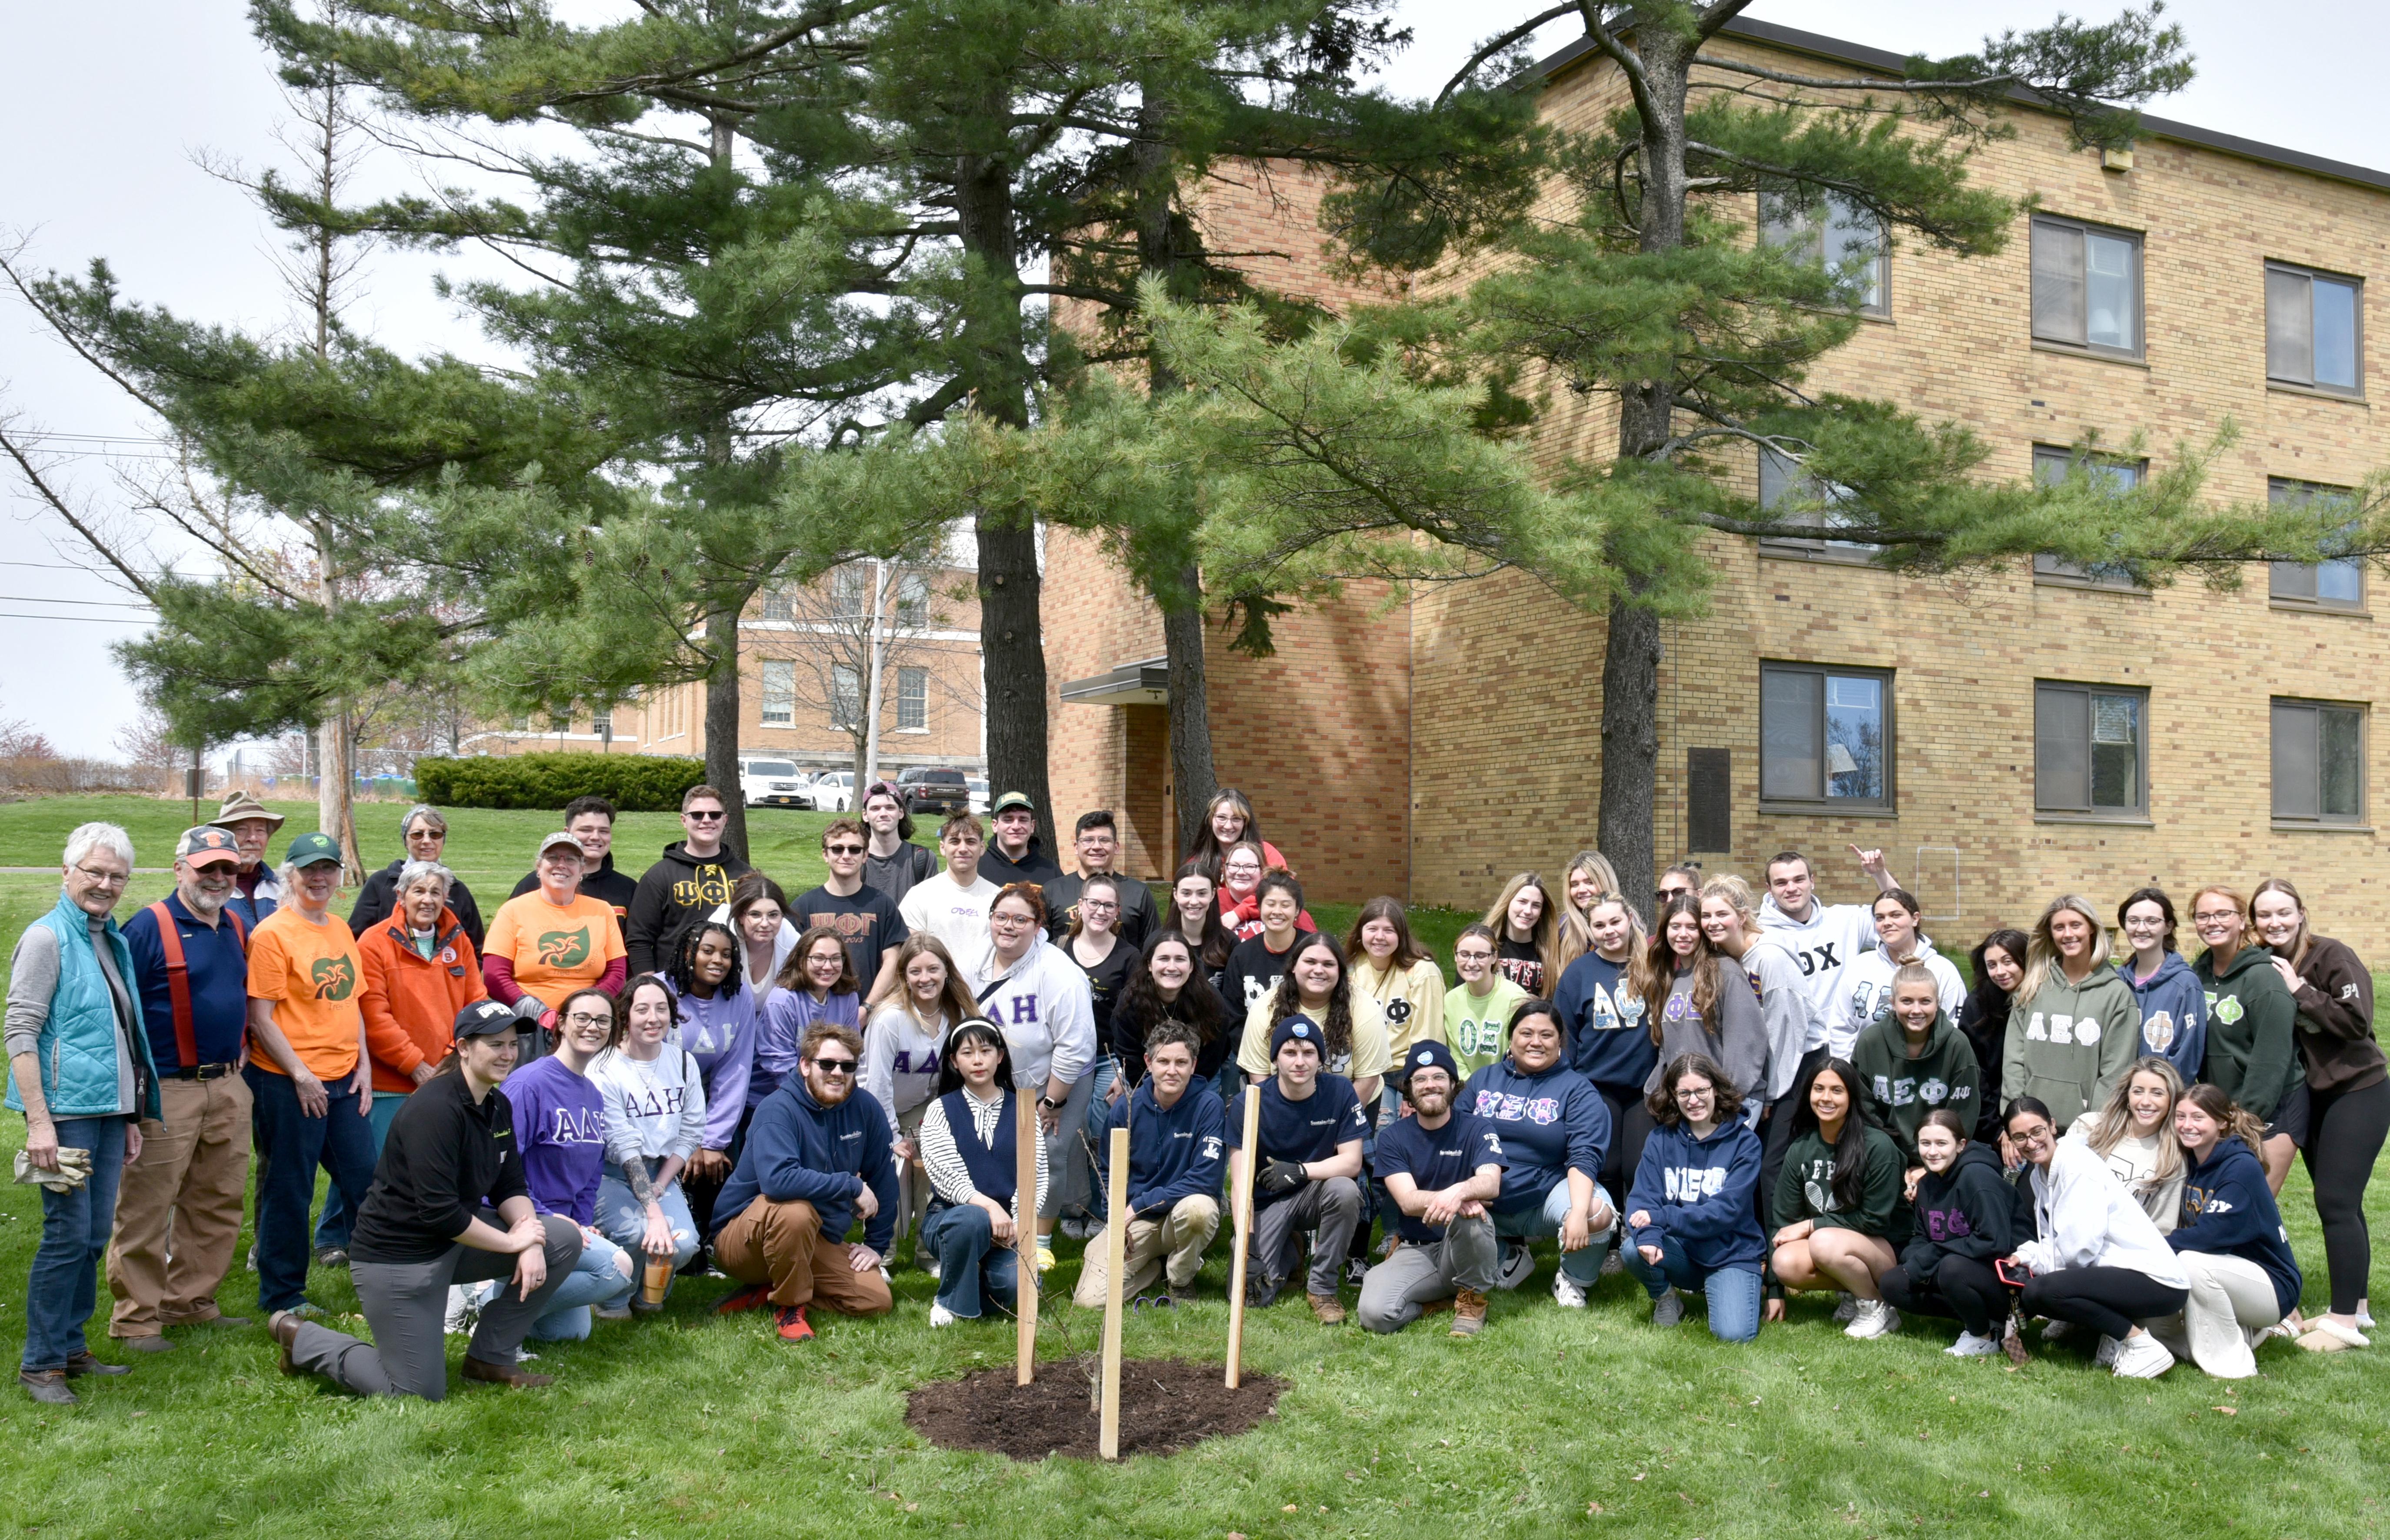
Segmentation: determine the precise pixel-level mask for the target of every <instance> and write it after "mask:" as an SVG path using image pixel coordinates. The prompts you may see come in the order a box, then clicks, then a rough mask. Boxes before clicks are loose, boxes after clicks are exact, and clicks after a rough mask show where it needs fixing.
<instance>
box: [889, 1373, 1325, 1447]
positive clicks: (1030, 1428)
mask: <svg viewBox="0 0 2390 1540" xmlns="http://www.w3.org/2000/svg"><path fill="white" fill-rule="evenodd" d="M1093 1372H1094V1360H1092V1359H1090V1360H1088V1361H1087V1364H1086V1367H1085V1369H1082V1367H1080V1366H1078V1365H1075V1364H1069V1363H1062V1364H1041V1365H1039V1366H1038V1370H1037V1376H1038V1377H1037V1382H1036V1383H1035V1384H1034V1385H1016V1384H1014V1383H1013V1382H1012V1377H1013V1371H1012V1370H1011V1368H1010V1367H1005V1368H1000V1369H983V1370H982V1371H981V1372H979V1373H977V1374H974V1375H971V1376H970V1377H968V1378H966V1379H962V1380H938V1381H936V1382H934V1383H932V1384H928V1385H924V1386H922V1387H921V1388H920V1389H919V1390H917V1391H915V1392H913V1393H912V1395H911V1397H910V1398H909V1399H908V1402H907V1405H906V1412H905V1420H906V1422H907V1423H909V1424H911V1425H912V1427H913V1430H914V1431H916V1432H918V1433H919V1434H920V1435H921V1436H922V1437H923V1438H926V1439H928V1440H929V1441H930V1442H931V1443H932V1444H937V1445H938V1446H939V1447H940V1448H943V1449H984V1450H987V1451H989V1452H991V1453H994V1454H998V1455H1009V1456H1010V1457H1012V1458H1014V1459H1017V1460H1035V1459H1044V1458H1045V1457H1047V1455H1075V1456H1077V1457H1080V1458H1082V1459H1090V1460H1091V1459H1095V1458H1097V1457H1098V1456H1097V1453H1096V1440H1097V1436H1098V1434H1099V1431H1100V1424H1099V1419H1098V1418H1097V1415H1096V1405H1095V1398H1094V1397H1093V1396H1092V1395H1091V1394H1089V1393H1088V1380H1089V1378H1090V1376H1091V1375H1092V1373H1093ZM1222 1373H1223V1371H1222V1369H1221V1367H1220V1366H1219V1365H1218V1364H1190V1363H1188V1362H1186V1361H1185V1360H1183V1359H1177V1358H1132V1359H1129V1360H1127V1361H1125V1362H1124V1363H1123V1364H1122V1365H1121V1419H1120V1452H1121V1457H1122V1458H1123V1459H1126V1458H1127V1457H1129V1456H1131V1455H1175V1454H1176V1453H1178V1451H1180V1450H1181V1449H1185V1448H1187V1447H1189V1445H1191V1444H1198V1443H1201V1441H1202V1440H1204V1439H1207V1438H1227V1437H1231V1436H1233V1435H1235V1434H1238V1433H1241V1432H1244V1431H1246V1430H1248V1429H1250V1428H1252V1427H1253V1425H1254V1424H1255V1423H1257V1422H1259V1421H1261V1419H1262V1418H1266V1417H1267V1416H1269V1415H1270V1413H1271V1410H1272V1409H1273V1408H1274V1407H1275V1406H1276V1405H1278V1398H1279V1395H1280V1394H1282V1393H1283V1392H1285V1390H1286V1381H1285V1380H1280V1379H1278V1378H1277V1377H1275V1376H1273V1375H1267V1374H1251V1373H1248V1374H1246V1375H1245V1376H1244V1377H1243V1379H1244V1383H1243V1384H1241V1385H1240V1386H1238V1387H1237V1388H1236V1389H1235V1390H1233V1391H1232V1390H1230V1389H1228V1387H1227V1386H1226V1385H1224V1384H1222V1383H1221V1377H1222Z"/></svg>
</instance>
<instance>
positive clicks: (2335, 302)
mask: <svg viewBox="0 0 2390 1540" xmlns="http://www.w3.org/2000/svg"><path fill="white" fill-rule="evenodd" d="M2364 287H2365V286H2364V285H2362V284H2360V283H2358V281H2357V280H2356V279H2355V278H2342V277H2335V276H2332V275H2331V274H2329V273H2310V272H2308V271H2307V270H2306V268H2303V267H2284V266H2281V265H2279V264H2277V263H2270V262H2269V263H2267V264H2266V378H2267V379H2272V380H2279V381H2281V382H2282V383H2284V384H2288V385H2305V386H2306V387H2308V388H2309V389H2311V390H2318V391H2338V392H2340V393H2341V394H2344V395H2358V394H2359V393H2361V390H2362V369H2361V367H2360V365H2359V361H2360V360H2361V359H2362V358H2363V357H2364V342H2365V323H2364V314H2365V307H2364V305H2363V304H2362V303H2361V300H2362V297H2363V294H2364Z"/></svg>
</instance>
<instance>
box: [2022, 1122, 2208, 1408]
mask: <svg viewBox="0 0 2390 1540" xmlns="http://www.w3.org/2000/svg"><path fill="white" fill-rule="evenodd" d="M2009 1143H2010V1144H2011V1145H2012V1146H2013V1147H2015V1149H2016V1152H2017V1153H2018V1154H2020V1155H2022V1156H2024V1161H2025V1169H2026V1172H2027V1174H2029V1175H2030V1176H2031V1177H2032V1180H2033V1207H2034V1226H2035V1228H2036V1229H2037V1231H2038V1232H2039V1233H2038V1234H2037V1236H2036V1238H2033V1239H2031V1240H2028V1241H2026V1242H2024V1244H2023V1245H2021V1246H2019V1247H2018V1248H2017V1249H2016V1253H2015V1257H2014V1261H2015V1263H2016V1264H2017V1265H2018V1266H2020V1267H2022V1268H2023V1269H2024V1271H2025V1272H2027V1273H2030V1274H2032V1275H2033V1276H2032V1278H2031V1280H2030V1281H2029V1282H2027V1283H2026V1284H2025V1286H2024V1312H2025V1314H2026V1315H2047V1316H2049V1318H2050V1319H2051V1320H2053V1321H2066V1322H2069V1323H2071V1324H2073V1325H2075V1326H2086V1327H2089V1328H2092V1329H2093V1330H2095V1331H2097V1332H2099V1333H2100V1334H2101V1338H2100V1350H2099V1359H2098V1361H2099V1362H2100V1363H2101V1364H2104V1365H2107V1366H2108V1367H2111V1368H2112V1369H2114V1371H2115V1373H2116V1374H2117V1375H2118V1376H2119V1377H2121V1378H2123V1379H2127V1380H2154V1379H2156V1378H2157V1377H2158V1376H2159V1375H2161V1374H2164V1373H2165V1371H2166V1370H2168V1369H2170V1368H2172V1367H2174V1354H2171V1353H2169V1352H2167V1351H2166V1349H2165V1344H2163V1343H2161V1342H2160V1341H2158V1340H2157V1339H2156V1338H2155V1337H2152V1336H2151V1335H2150V1334H2149V1332H2148V1331H2147V1330H2145V1329H2143V1328H2142V1327H2141V1326H2140V1324H2139V1323H2140V1322H2142V1321H2145V1320H2150V1319H2153V1318H2157V1317H2161V1316H2166V1315H2175V1314H2176V1313H2178V1311H2180V1310H2181V1309H2182V1307H2183V1303H2184V1302H2185V1301H2187V1300H2188V1299H2189V1298H2190V1297H2191V1287H2190V1286H2191V1276H2190V1274H2189V1273H2187V1272H2185V1271H2184V1269H2183V1265H2182V1260H2181V1259H2180V1258H2179V1257H2178V1256H2176V1255H2175V1254H2174V1249H2173V1248H2172V1247H2170V1246H2168V1245H2167V1244H2166V1239H2165V1237H2164V1236H2162V1235H2160V1234H2158V1227H2157V1226H2156V1225H2155V1224H2154V1223H2153V1222H2152V1220H2151V1218H2150V1216H2149V1214H2148V1213H2146V1212H2144V1211H2143V1210H2142V1208H2141V1205H2140V1203H2139V1200H2136V1199H2135V1198H2134V1197H2133V1194H2132V1189H2131V1188H2129V1187H2126V1186H2125V1184H2124V1182H2123V1180H2122V1179H2121V1178H2119V1177H2118V1176H2117V1174H2115V1172H2114V1171H2113V1170H2111V1169H2110V1168H2109V1165H2108V1162H2107V1161H2105V1160H2103V1159H2101V1157H2100V1155H2099V1154H2098V1153H2097V1152H2095V1151H2094V1150H2093V1149H2091V1147H2090V1146H2089V1145H2088V1144H2078V1143H2076V1142H2075V1140H2073V1139H2061V1138H2060V1137H2059V1136H2058V1126H2057V1122H2056V1120H2055V1119H2053V1118H2051V1116H2050V1115H2049V1108H2047V1107H2045V1106H2043V1105H2042V1104H2041V1103H2040V1102H2038V1101H2037V1100H2035V1099H2034V1098H2033V1097H2018V1098H2017V1099H2016V1100H2015V1101H2014V1102H2011V1104H2010V1106H2009Z"/></svg>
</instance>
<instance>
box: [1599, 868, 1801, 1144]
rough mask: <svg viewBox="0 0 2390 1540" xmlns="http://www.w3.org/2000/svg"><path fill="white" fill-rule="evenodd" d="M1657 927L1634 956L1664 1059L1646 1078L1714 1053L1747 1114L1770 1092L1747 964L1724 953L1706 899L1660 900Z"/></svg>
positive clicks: (1652, 1085) (1754, 1114) (1656, 1081)
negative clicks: (1712, 935)
mask: <svg viewBox="0 0 2390 1540" xmlns="http://www.w3.org/2000/svg"><path fill="white" fill-rule="evenodd" d="M1658 927H1659V928H1658V930H1657V932H1656V933H1655V934H1654V935H1653V936H1652V937H1651V943H1650V944H1649V945H1647V946H1645V947H1644V949H1643V952H1642V954H1641V955H1640V956H1638V957H1637V958H1636V959H1635V966H1634V967H1633V968H1632V969H1630V970H1629V972H1628V975H1627V987H1628V988H1630V989H1632V990H1633V991H1634V992H1635V995H1636V997H1637V998H1638V999H1639V1000H1641V1001H1642V1002H1643V1020H1644V1023H1645V1028H1646V1030H1647V1031H1649V1032H1650V1033H1651V1044H1652V1046H1654V1047H1655V1048H1657V1049H1659V1060H1658V1062H1657V1063H1655V1064H1653V1065H1652V1067H1651V1075H1650V1077H1649V1078H1648V1079H1646V1080H1645V1081H1644V1083H1643V1091H1644V1094H1645V1095H1646V1096H1649V1095H1650V1094H1651V1092H1653V1091H1655V1090H1657V1089H1659V1086H1660V1072H1661V1066H1663V1065H1666V1064H1671V1063H1674V1062H1675V1061H1676V1060H1677V1059H1680V1058H1682V1057H1683V1056H1685V1055H1686V1054H1689V1053H1697V1054H1702V1055H1704V1056H1706V1057H1707V1058H1709V1059H1713V1060H1715V1062H1716V1063H1717V1064H1718V1065H1719V1067H1720V1068H1722V1069H1723V1070H1724V1071H1725V1072H1726V1075H1727V1078H1728V1080H1729V1081H1731V1082H1732V1083H1733V1085H1734V1091H1735V1098H1736V1100H1737V1101H1738V1102H1739V1103H1740V1104H1741V1105H1742V1106H1743V1107H1744V1108H1745V1109H1746V1114H1745V1115H1746V1119H1747V1121H1750V1122H1754V1123H1756V1122H1757V1121H1758V1115H1759V1108H1760V1107H1761V1106H1763V1105H1765V1104H1766V1102H1767V1021H1766V1020H1765V1019H1764V1018H1763V1017H1762V1016H1761V1015H1760V1010H1759V996H1758V995H1755V994H1754V993H1753V991H1752V988H1751V984H1750V982H1749V981H1748V980H1746V979H1745V978H1744V977H1743V974H1742V967H1741V964H1739V963H1737V962H1734V961H1733V960H1731V959H1727V960H1724V961H1721V960H1720V957H1719V955H1718V952H1717V949H1716V948H1715V947H1714V946H1712V945H1711V944H1710V940H1709V937H1707V936H1706V935H1704V934H1703V933H1702V901H1701V899H1700V898H1699V897H1698V896H1697V895H1695V894H1692V893H1678V894H1677V895H1676V896H1675V897H1673V898H1671V899H1669V900H1668V902H1667V903H1666V904H1664V905H1661V907H1660V914H1659V919H1658Z"/></svg>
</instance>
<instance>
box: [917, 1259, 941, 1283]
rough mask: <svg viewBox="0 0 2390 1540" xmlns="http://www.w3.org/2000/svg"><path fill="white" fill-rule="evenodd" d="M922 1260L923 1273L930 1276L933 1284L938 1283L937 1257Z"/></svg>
mask: <svg viewBox="0 0 2390 1540" xmlns="http://www.w3.org/2000/svg"><path fill="white" fill-rule="evenodd" d="M920 1260H921V1271H922V1272H924V1273H927V1274H929V1275H930V1281H931V1282H932V1283H935V1282H936V1281H938V1259H937V1258H936V1257H923V1258H921V1259H920Z"/></svg>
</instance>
